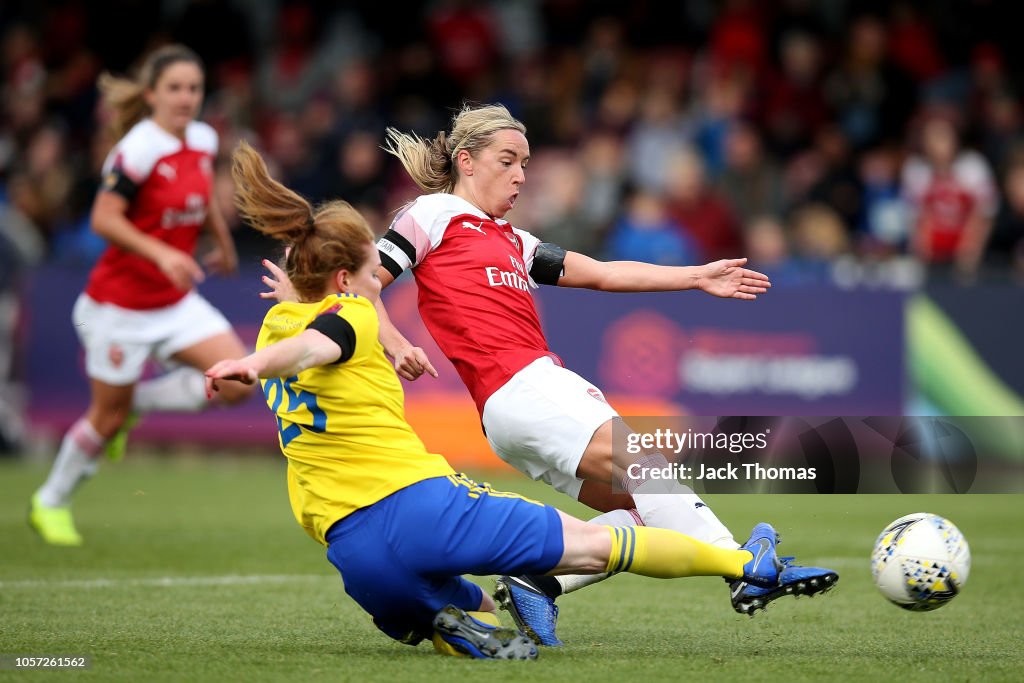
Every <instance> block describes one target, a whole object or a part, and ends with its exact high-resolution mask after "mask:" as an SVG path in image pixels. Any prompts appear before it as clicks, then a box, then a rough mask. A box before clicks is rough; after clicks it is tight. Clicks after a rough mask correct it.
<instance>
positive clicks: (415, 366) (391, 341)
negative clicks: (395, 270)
mask: <svg viewBox="0 0 1024 683" xmlns="http://www.w3.org/2000/svg"><path fill="white" fill-rule="evenodd" d="M377 277H378V278H380V283H381V286H382V287H387V286H388V285H390V284H391V283H392V282H394V280H395V278H394V276H393V275H391V273H390V272H388V269H387V268H384V267H383V266H381V267H380V268H378V269H377ZM375 306H376V307H377V317H378V318H379V319H380V333H379V334H378V338H379V339H380V343H381V346H383V347H384V352H385V353H387V354H388V355H389V356H390V357H391V359H392V360H393V361H394V363H395V372H397V373H398V374H399V376H401V377H404V378H405V379H407V380H409V381H410V382H411V381H413V380H415V379H417V378H418V377H420V376H421V375H422V374H423V373H424V372H425V373H427V374H429V375H430V376H431V377H437V370H435V369H434V366H433V365H431V363H430V359H429V358H427V354H426V352H425V351H424V350H423V349H422V348H421V347H419V346H413V345H412V342H410V341H409V340H408V339H406V338H405V337H404V336H403V335H402V333H401V332H399V331H398V328H397V327H395V325H394V323H392V322H391V318H390V316H388V312H387V310H386V309H385V308H384V300H383V299H381V298H378V299H377V302H376V304H375Z"/></svg>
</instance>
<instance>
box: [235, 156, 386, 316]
mask: <svg viewBox="0 0 1024 683" xmlns="http://www.w3.org/2000/svg"><path fill="white" fill-rule="evenodd" d="M231 177H232V178H233V179H234V181H235V206H236V207H237V208H238V212H239V214H240V215H241V216H242V218H243V219H244V220H245V221H246V222H247V223H248V224H249V225H250V226H251V227H252V228H254V229H255V230H258V231H259V232H261V233H263V234H264V235H267V236H269V237H272V238H274V239H276V240H280V241H282V242H284V243H285V244H287V245H289V246H290V247H291V249H290V250H289V252H288V257H287V258H286V259H285V262H284V271H285V273H286V274H287V275H288V278H289V279H290V280H291V281H292V286H293V287H294V288H295V291H296V292H297V293H298V294H299V296H300V297H301V298H302V300H303V301H319V300H320V299H321V298H322V297H323V296H324V288H325V286H326V284H327V280H328V278H330V277H332V276H333V274H334V273H336V272H337V271H339V270H342V269H344V270H348V271H349V272H354V271H356V270H358V269H359V268H360V267H361V266H362V265H363V262H364V261H365V260H366V245H367V244H372V243H373V231H372V230H370V226H369V225H368V224H367V223H366V219H365V218H363V217H362V215H361V214H360V213H359V212H358V211H356V210H355V209H354V208H352V206H351V205H350V204H349V203H348V202H344V201H340V200H337V201H332V202H327V203H325V204H322V205H320V206H318V207H317V208H316V209H314V208H313V207H312V206H311V205H310V203H309V202H308V201H306V200H305V199H303V198H302V197H301V196H300V195H299V194H297V193H296V192H294V191H292V190H290V189H288V188H287V187H285V186H284V185H282V184H281V183H279V182H277V181H276V180H274V179H273V178H271V177H270V171H269V170H268V169H267V164H266V162H264V161H263V158H262V157H261V156H260V155H259V153H257V152H256V150H254V149H253V148H252V147H251V146H250V145H249V143H247V142H245V141H244V140H243V141H242V142H239V143H238V147H236V148H235V153H234V155H233V156H232V160H231Z"/></svg>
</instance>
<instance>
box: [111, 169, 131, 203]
mask: <svg viewBox="0 0 1024 683" xmlns="http://www.w3.org/2000/svg"><path fill="white" fill-rule="evenodd" d="M102 189H103V190H104V191H106V192H114V193H116V194H119V195H121V196H122V197H124V198H125V199H127V200H128V201H129V202H130V201H132V200H133V199H135V195H136V194H137V193H138V191H139V186H138V185H136V184H135V181H134V180H132V179H131V178H129V177H128V175H127V174H125V172H124V171H122V170H121V169H119V168H115V169H113V170H111V171H110V172H108V173H107V174H106V175H105V176H103V184H102Z"/></svg>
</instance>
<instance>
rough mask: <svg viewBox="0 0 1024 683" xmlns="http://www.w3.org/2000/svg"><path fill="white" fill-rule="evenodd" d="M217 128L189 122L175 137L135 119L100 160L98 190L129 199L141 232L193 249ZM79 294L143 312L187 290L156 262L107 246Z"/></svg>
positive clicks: (166, 303) (205, 198)
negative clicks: (169, 278) (133, 123)
mask: <svg viewBox="0 0 1024 683" xmlns="http://www.w3.org/2000/svg"><path fill="white" fill-rule="evenodd" d="M216 154H217V133H216V132H215V131H214V130H213V128H211V127H210V126H209V125H207V124H205V123H202V122H199V121H193V122H192V123H190V124H189V125H188V127H187V128H186V130H185V139H184V140H181V139H179V138H177V137H175V136H174V135H172V134H171V133H168V132H167V131H166V130H164V129H163V128H161V127H160V126H158V125H157V124H156V123H154V122H153V121H152V120H151V119H144V120H142V121H140V122H139V123H137V124H136V125H135V126H134V127H132V129H131V130H130V131H128V134H127V135H125V136H124V137H123V138H122V139H121V140H120V141H119V142H118V143H117V145H115V146H114V149H112V150H111V151H110V154H109V155H108V156H107V160H106V161H105V162H104V164H103V187H102V189H101V192H102V191H109V192H117V193H119V194H121V195H123V196H124V197H125V198H126V199H128V201H129V203H128V211H127V218H128V220H129V221H131V222H132V223H133V224H134V225H135V227H136V228H138V229H139V230H140V231H142V232H144V233H146V234H147V235H151V236H153V237H156V238H157V239H159V240H161V241H163V242H166V243H167V244H169V245H171V246H172V247H174V248H176V249H180V250H181V251H183V252H185V253H186V254H192V252H193V251H194V249H195V246H196V241H197V240H198V238H199V231H200V229H201V228H202V226H203V224H204V223H205V222H206V213H207V210H208V208H209V205H210V193H211V191H212V187H213V160H214V157H215V156H216ZM85 293H86V294H88V295H89V296H90V297H91V298H93V299H94V300H96V301H98V302H101V303H112V304H115V305H117V306H121V307H122V308H130V309H135V310H147V309H153V308H162V307H164V306H169V305H171V304H173V303H175V302H177V301H179V300H180V299H181V298H182V297H184V296H185V294H187V292H184V291H182V290H180V289H178V288H176V287H175V286H174V285H173V284H172V283H171V281H170V280H168V279H167V277H166V276H164V274H163V273H161V272H160V269H159V268H157V266H156V264H154V263H153V262H152V261H150V260H148V259H146V258H143V257H142V256H139V255H138V254H135V253H132V252H129V251H125V250H124V249H122V248H120V247H118V246H116V245H113V244H111V245H110V246H108V247H107V250H106V251H105V252H103V255H102V256H101V257H100V260H99V262H98V263H97V264H96V266H95V268H93V271H92V274H91V275H90V277H89V283H88V285H86V288H85Z"/></svg>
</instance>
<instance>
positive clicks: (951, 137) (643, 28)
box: [0, 0, 1024, 360]
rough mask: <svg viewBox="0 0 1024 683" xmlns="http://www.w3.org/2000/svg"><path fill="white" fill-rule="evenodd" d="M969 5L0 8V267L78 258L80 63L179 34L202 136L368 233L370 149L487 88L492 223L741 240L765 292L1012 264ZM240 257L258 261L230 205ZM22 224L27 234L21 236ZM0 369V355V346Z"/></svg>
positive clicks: (990, 108) (1015, 59)
mask: <svg viewBox="0 0 1024 683" xmlns="http://www.w3.org/2000/svg"><path fill="white" fill-rule="evenodd" d="M1008 12H1010V10H1009V9H1008V8H1007V3H999V2H995V1H994V0H938V1H935V2H923V1H921V2H910V1H896V2H878V3H871V2H853V1H852V0H850V1H846V0H820V1H815V0H725V1H722V2H716V1H713V0H690V1H687V2H655V1H654V0H633V1H632V2H629V3H621V2H606V1H600V0H599V1H589V0H491V1H483V0H481V1H479V2H472V1H459V0H438V1H435V2H429V3H397V4H395V3H381V2H372V1H369V0H354V1H351V2H345V3H332V2H326V1H324V0H298V1H294V2H292V1H287V0H278V1H276V2H275V1H272V0H271V1H264V0H165V1H163V2H156V1H154V0H109V1H108V2H101V3H94V2H86V0H63V1H59V0H55V1H50V2H45V3H39V2H37V1H34V0H33V1H29V0H25V1H18V0H5V2H4V3H3V4H2V5H0V40H2V45H0V69H2V70H0V89H2V91H3V111H2V112H0V254H2V255H0V279H3V277H4V273H11V272H14V270H15V268H16V266H17V265H19V264H20V265H24V264H27V263H37V262H39V261H40V260H42V259H48V260H50V261H52V262H57V263H66V264H89V263H91V262H92V261H93V260H94V259H95V258H96V257H97V256H98V254H99V252H100V251H101V250H102V248H103V244H102V242H101V241H100V240H99V239H98V238H97V237H95V236H93V235H92V234H91V232H90V231H89V229H88V211H89V206H90V203H91V200H92V197H93V195H94V193H95V190H96V186H97V182H98V175H99V167H100V165H101V163H102V161H103V158H104V156H105V154H106V152H107V151H108V150H109V148H110V146H111V144H112V143H113V140H111V139H110V137H109V135H108V134H107V133H106V132H105V126H104V122H105V120H106V114H105V112H104V111H103V110H102V108H101V107H100V106H99V102H98V98H97V92H96V88H95V83H96V78H97V76H98V75H99V74H100V73H101V71H103V70H109V71H112V72H114V73H127V72H130V71H131V69H132V67H133V64H135V63H137V61H138V58H139V57H140V56H141V55H142V54H144V53H145V52H146V51H147V50H149V49H152V48H153V47H155V46H157V45H160V44H162V43H166V42H170V41H178V42H183V43H186V44H188V45H189V46H191V47H192V48H194V49H195V50H196V51H198V52H199V54H200V55H201V56H202V57H203V59H204V60H205V63H206V69H207V98H206V106H205V111H204V116H203V117H204V119H205V120H207V121H208V122H210V123H211V124H212V125H214V127H215V128H217V130H218V131H219V132H220V135H221V148H222V149H221V161H222V163H221V164H220V168H219V171H218V175H217V181H216V191H217V192H218V194H219V196H220V205H221V206H222V207H225V208H229V207H230V206H231V201H230V197H231V191H232V186H231V180H230V177H229V175H228V174H227V168H226V163H225V162H226V159H227V157H228V156H229V154H230V151H231V149H232V147H233V146H234V144H235V142H236V141H237V140H238V139H240V138H246V139H249V140H250V141H253V142H254V143H255V144H256V145H257V146H258V147H260V148H261V149H262V150H263V151H264V152H265V153H266V154H267V155H268V156H269V158H270V159H271V160H272V162H273V164H274V167H273V168H272V172H273V173H274V174H275V175H276V176H277V177H279V178H280V179H282V180H283V181H284V182H285V184H287V185H288V186H290V187H293V188H296V189H297V190H299V191H300V192H302V193H303V194H304V195H306V196H307V197H309V198H311V199H314V200H320V199H329V198H337V197H341V198H345V199H348V200H349V201H351V202H352V203H353V204H355V205H356V206H357V207H358V208H360V209H361V210H362V211H364V212H365V213H366V214H367V216H368V217H369V218H370V219H371V224H372V225H374V226H376V227H377V228H378V229H379V230H380V231H383V229H385V228H386V226H387V224H388V222H389V218H390V216H391V215H392V212H393V211H394V210H395V209H397V208H398V207H400V206H401V205H402V203H404V202H405V201H407V200H408V199H410V198H411V197H412V196H414V195H415V194H416V189H415V187H412V186H411V185H410V183H409V181H408V180H407V178H406V177H405V174H404V173H402V172H401V171H400V168H399V167H398V166H397V164H395V163H393V162H392V160H390V158H389V157H387V155H385V154H384V153H383V152H382V151H381V149H380V145H381V143H382V141H383V130H384V128H385V127H386V126H395V127H397V128H399V129H402V130H409V131H415V132H418V133H420V134H422V135H434V134H435V133H436V132H437V131H439V130H441V129H444V128H445V127H446V126H447V125H448V122H449V119H450V116H451V114H452V113H453V111H454V110H456V109H457V108H458V107H459V106H460V104H461V103H462V102H463V101H471V102H502V103H504V104H505V105H506V106H508V107H509V109H510V110H511V111H512V112H513V114H514V115H516V116H517V117H518V118H520V119H521V120H522V121H523V122H524V123H525V124H526V126H527V128H528V136H529V139H530V143H531V148H532V154H533V158H532V159H531V161H530V164H529V168H528V170H527V185H526V187H525V193H524V195H523V198H522V200H521V202H520V204H519V205H518V206H517V207H516V209H515V211H514V212H513V214H510V216H509V218H510V219H511V220H512V221H513V222H514V223H515V224H516V225H518V226H519V227H522V228H524V229H526V230H529V231H531V232H533V233H535V234H537V235H538V236H540V237H541V238H542V239H544V240H547V241H552V242H556V243H558V244H561V245H563V246H565V247H567V248H569V249H575V250H578V251H583V252H585V253H588V254H591V255H593V256H596V257H602V258H607V259H636V260H645V261H652V262H656V263H664V264H679V263H694V262H703V261H706V260H711V259H716V258H721V257H725V256H735V255H746V256H749V257H750V259H751V266H752V267H754V268H757V269H759V270H762V271H765V272H767V273H768V274H769V275H771V277H772V279H773V281H774V282H775V283H776V284H778V285H788V284H811V285H818V284H824V283H829V282H833V283H839V284H841V285H842V284H857V283H865V282H866V283H870V284H883V285H892V286H910V287H912V286H916V285H917V284H919V283H920V282H921V281H922V279H923V278H924V276H925V275H926V274H927V275H928V276H934V277H937V278H952V279H956V280H959V281H968V282H969V281H976V280H978V279H989V278H996V279H1001V280H1003V281H1007V280H1010V281H1016V282H1018V283H1020V282H1021V281H1024V137H1022V135H1021V133H1022V112H1021V99H1020V94H1021V92H1022V91H1021V86H1022V83H1021V74H1024V69H1022V66H1024V41H1020V40H1019V38H1018V37H1017V36H1016V32H1017V29H1016V27H1015V26H1014V22H1013V21H1011V20H1009V17H1008V16H1007V13H1008ZM229 222H230V224H231V225H232V227H233V229H235V230H236V231H237V232H236V235H237V241H238V243H239V246H240V249H241V251H242V253H243V257H252V256H262V255H265V254H266V253H268V251H269V248H268V246H267V245H265V244H262V243H260V242H259V241H257V238H256V237H255V236H254V235H252V234H250V233H251V232H252V231H246V230H241V229H240V228H241V226H240V224H239V221H238V219H237V217H235V216H232V217H231V218H230V219H229ZM29 233H31V234H29ZM0 360H2V359H0Z"/></svg>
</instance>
